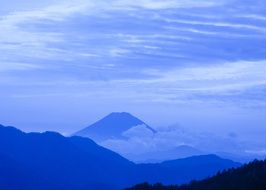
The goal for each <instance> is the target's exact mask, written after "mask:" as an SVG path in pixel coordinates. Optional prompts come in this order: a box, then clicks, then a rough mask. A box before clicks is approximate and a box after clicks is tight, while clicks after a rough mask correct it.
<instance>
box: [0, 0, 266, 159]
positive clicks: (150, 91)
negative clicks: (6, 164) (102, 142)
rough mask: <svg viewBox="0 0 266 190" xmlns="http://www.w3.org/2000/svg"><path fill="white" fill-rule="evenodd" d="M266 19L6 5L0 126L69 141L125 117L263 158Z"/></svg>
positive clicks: (199, 8) (232, 5) (192, 7)
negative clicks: (220, 140) (236, 143)
mask: <svg viewBox="0 0 266 190" xmlns="http://www.w3.org/2000/svg"><path fill="white" fill-rule="evenodd" d="M265 9H266V3H265V1H264V0H253V1H251V0H219V1H218V0H97V1H96V0H74V1H73V0H72V1H70V0H64V1H63V0H46V1H45V2H41V1H35V0H27V1H26V0H9V1H7V0H0V106H1V109H0V123H1V124H4V125H13V126H16V127H18V128H20V129H22V130H25V131H46V130H50V131H58V132H61V133H63V134H65V135H69V134H71V133H73V132H75V131H78V130H79V129H81V128H84V127H86V126H88V125H89V124H91V123H93V122H95V121H97V120H98V119H100V118H102V117H103V116H105V115H106V114H108V113H110V112H117V111H126V112H130V113H132V114H133V115H135V116H137V117H139V118H141V119H142V120H144V121H145V122H146V123H148V124H150V125H151V126H153V127H154V128H160V127H168V126H171V125H172V124H177V125H178V126H181V127H182V128H185V129H187V130H190V131H193V132H195V131H200V132H202V131H205V132H206V134H209V133H215V134H220V135H223V136H225V137H239V138H241V142H242V141H245V142H246V143H247V142H248V143H247V144H248V145H249V146H247V147H246V150H247V151H251V152H252V151H253V152H260V153H261V152H263V153H265V154H266V143H265V142H264V139H265V138H266V117H265V116H266V35H265V34H266V10H265ZM232 134H233V135H232ZM167 138H168V137H167Z"/></svg>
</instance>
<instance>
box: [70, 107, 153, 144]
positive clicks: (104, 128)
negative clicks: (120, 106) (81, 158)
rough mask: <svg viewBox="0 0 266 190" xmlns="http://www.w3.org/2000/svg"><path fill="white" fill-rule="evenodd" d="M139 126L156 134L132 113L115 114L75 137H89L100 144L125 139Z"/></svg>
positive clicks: (77, 133)
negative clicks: (128, 132) (127, 134)
mask: <svg viewBox="0 0 266 190" xmlns="http://www.w3.org/2000/svg"><path fill="white" fill-rule="evenodd" d="M137 126H141V127H143V128H145V129H146V130H148V131H150V132H151V133H156V131H155V130H154V129H152V128H151V127H150V126H148V125H147V124H146V123H144V122H143V121H141V120H140V119H138V118H136V117H135V116H133V115H131V114H130V113H126V112H114V113H111V114H109V115H107V116H105V117H104V118H103V119H101V120H99V121H97V122H96V123H94V124H92V125H90V126H89V127H86V128H85V129H82V130H80V131H78V132H76V133H75V134H74V135H75V136H83V137H89V138H91V139H93V140H95V141H97V142H100V141H104V140H107V139H113V138H115V139H121V138H125V136H123V134H124V133H125V132H127V131H128V130H130V129H132V128H134V127H137Z"/></svg>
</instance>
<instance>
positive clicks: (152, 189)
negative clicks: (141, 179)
mask: <svg viewBox="0 0 266 190" xmlns="http://www.w3.org/2000/svg"><path fill="white" fill-rule="evenodd" d="M238 189H241V190H265V189H266V160H264V161H258V160H255V161H253V162H251V163H249V164H245V165H243V166H242V167H240V168H237V169H229V170H225V171H223V172H218V173H217V174H216V175H215V176H214V177H211V178H208V179H205V180H202V181H192V182H191V183H190V184H188V185H181V186H177V185H176V186H174V185H171V186H164V185H162V184H155V185H149V184H148V183H143V184H140V185H136V186H134V187H132V188H127V189H126V190H238Z"/></svg>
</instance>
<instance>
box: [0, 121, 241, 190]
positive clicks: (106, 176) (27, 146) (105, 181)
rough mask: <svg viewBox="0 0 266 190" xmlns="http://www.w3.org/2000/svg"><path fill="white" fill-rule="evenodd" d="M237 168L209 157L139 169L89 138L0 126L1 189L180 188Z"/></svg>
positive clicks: (227, 162) (233, 164) (232, 164)
mask: <svg viewBox="0 0 266 190" xmlns="http://www.w3.org/2000/svg"><path fill="white" fill-rule="evenodd" d="M188 166H192V167H188ZM235 166H238V164H237V163H234V162H232V161H227V160H223V159H221V158H219V157H215V156H212V155H207V156H201V157H193V158H187V159H181V160H173V161H169V162H163V163H161V164H139V165H138V164H134V163H132V162H130V161H128V160H127V159H125V158H123V157H121V156H120V155H118V154H116V153H114V152H112V151H110V150H108V149H105V148H103V147H101V146H99V145H97V144H96V143H94V142H93V141H92V140H90V139H88V138H83V137H77V136H74V137H64V136H62V135H60V134H58V133H54V132H45V133H24V132H22V131H20V130H18V129H16V128H13V127H4V126H0V189H10V190H13V189H14V190H16V189H18V190H19V189H27V190H33V189H41V190H44V189H57V190H61V189H62V190H63V189H64V190H72V189H75V190H85V189H95V190H97V189H99V190H105V189H111V190H116V189H121V188H122V187H127V186H132V185H134V184H137V183H142V182H144V181H148V182H150V183H153V182H162V183H169V184H170V183H175V184H177V183H179V184H180V183H184V182H188V181H190V180H192V179H201V178H203V177H207V176H209V175H213V174H215V173H216V172H217V171H218V170H221V169H226V168H231V167H235ZM203 168H204V170H203ZM195 171H197V172H196V173H195ZM206 171H207V172H206ZM183 174H186V176H185V177H184V175H183ZM14 185H15V186H14ZM16 185H17V186H16Z"/></svg>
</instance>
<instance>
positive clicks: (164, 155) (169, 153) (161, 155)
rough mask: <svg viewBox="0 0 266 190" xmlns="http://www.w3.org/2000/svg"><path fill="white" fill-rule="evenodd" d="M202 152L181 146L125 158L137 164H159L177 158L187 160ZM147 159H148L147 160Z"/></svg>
mask: <svg viewBox="0 0 266 190" xmlns="http://www.w3.org/2000/svg"><path fill="white" fill-rule="evenodd" d="M203 154H204V152H202V151H200V150H198V149H196V148H194V147H192V146H188V145H181V146H177V147H175V148H171V149H168V150H161V151H151V152H146V153H142V154H138V155H134V154H128V155H127V156H126V157H127V158H130V159H131V160H135V161H136V162H138V163H159V162H163V161H165V160H174V159H177V158H187V157H191V156H197V155H203ZM147 158H149V159H147Z"/></svg>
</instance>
